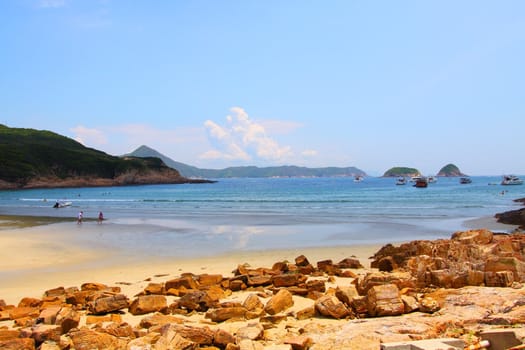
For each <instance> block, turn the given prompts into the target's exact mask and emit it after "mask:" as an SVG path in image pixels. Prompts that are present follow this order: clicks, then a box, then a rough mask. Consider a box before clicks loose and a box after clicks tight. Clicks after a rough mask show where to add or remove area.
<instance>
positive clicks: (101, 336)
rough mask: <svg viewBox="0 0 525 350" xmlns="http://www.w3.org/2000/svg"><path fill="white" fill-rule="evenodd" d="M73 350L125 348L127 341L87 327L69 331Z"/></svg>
mask: <svg viewBox="0 0 525 350" xmlns="http://www.w3.org/2000/svg"><path fill="white" fill-rule="evenodd" d="M69 336H70V338H71V341H72V343H73V346H74V349H75V350H93V349H125V348H126V343H127V341H126V340H124V339H119V338H117V337H114V336H112V335H109V334H107V333H99V332H95V331H92V330H89V329H81V330H78V331H74V332H73V331H71V332H69Z"/></svg>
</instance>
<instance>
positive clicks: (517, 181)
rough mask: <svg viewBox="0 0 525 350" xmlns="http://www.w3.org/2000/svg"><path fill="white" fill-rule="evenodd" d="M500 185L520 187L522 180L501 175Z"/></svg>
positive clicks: (514, 176)
mask: <svg viewBox="0 0 525 350" xmlns="http://www.w3.org/2000/svg"><path fill="white" fill-rule="evenodd" d="M501 184H502V185H522V184H523V180H522V179H520V178H519V177H517V176H516V175H503V180H501Z"/></svg>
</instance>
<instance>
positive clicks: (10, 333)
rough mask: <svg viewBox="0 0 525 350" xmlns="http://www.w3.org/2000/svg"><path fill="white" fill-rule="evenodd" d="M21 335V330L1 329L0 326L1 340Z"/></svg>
mask: <svg viewBox="0 0 525 350" xmlns="http://www.w3.org/2000/svg"><path fill="white" fill-rule="evenodd" d="M19 337H20V331H19V330H15V329H1V328H0V342H1V341H4V340H9V339H15V338H19Z"/></svg>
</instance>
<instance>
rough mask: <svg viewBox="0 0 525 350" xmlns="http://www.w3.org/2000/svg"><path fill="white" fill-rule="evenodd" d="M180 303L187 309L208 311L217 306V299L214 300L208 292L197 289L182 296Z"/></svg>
mask: <svg viewBox="0 0 525 350" xmlns="http://www.w3.org/2000/svg"><path fill="white" fill-rule="evenodd" d="M178 303H179V307H182V308H184V309H186V310H189V311H193V310H195V311H200V312H205V311H208V309H209V308H211V307H215V306H216V304H217V301H216V300H213V299H212V298H211V297H210V296H209V295H208V293H207V292H205V291H201V290H197V291H194V292H190V293H188V294H185V295H184V296H182V297H181V298H180V299H179V301H178Z"/></svg>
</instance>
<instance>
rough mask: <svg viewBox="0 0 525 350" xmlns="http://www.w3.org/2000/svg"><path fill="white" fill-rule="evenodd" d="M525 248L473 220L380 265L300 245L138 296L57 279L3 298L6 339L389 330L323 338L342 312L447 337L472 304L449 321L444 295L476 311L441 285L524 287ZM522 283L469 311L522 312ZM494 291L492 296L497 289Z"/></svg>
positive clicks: (278, 341)
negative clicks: (259, 262) (307, 251)
mask: <svg viewBox="0 0 525 350" xmlns="http://www.w3.org/2000/svg"><path fill="white" fill-rule="evenodd" d="M524 248H525V240H524V238H522V237H520V236H519V235H505V236H500V235H494V234H493V233H492V232H490V231H487V230H476V231H466V232H458V233H455V234H454V235H453V236H452V239H451V240H438V241H415V242H411V243H407V244H403V245H401V246H400V247H394V246H392V245H387V246H385V247H383V248H382V249H381V250H380V251H378V252H377V253H376V254H375V256H374V258H375V260H374V262H373V265H374V266H376V267H378V268H379V270H382V271H370V270H366V269H363V266H362V265H361V264H360V262H359V261H358V260H356V259H354V258H347V259H344V260H342V261H340V262H339V263H333V262H332V261H331V260H324V261H319V262H317V263H316V265H315V266H314V265H313V264H311V263H310V262H309V261H308V259H307V258H306V257H305V256H303V255H301V256H298V257H297V258H296V259H295V262H294V263H290V262H286V261H282V262H276V263H275V264H274V265H273V266H272V267H271V268H250V267H249V266H246V265H239V266H238V267H237V268H236V269H235V270H234V271H233V276H231V277H225V276H223V275H221V274H193V273H185V274H182V275H180V276H177V277H176V278H172V279H169V280H167V281H164V282H151V281H149V283H148V285H147V286H146V287H145V288H143V289H142V290H141V292H140V293H138V294H137V295H134V296H133V297H131V298H130V297H128V296H127V295H125V294H124V293H122V290H121V287H119V286H107V285H104V284H100V283H85V284H83V285H81V286H80V288H77V287H70V288H64V287H58V288H55V289H52V290H48V291H46V292H44V295H43V296H42V298H40V299H38V298H23V299H22V300H20V302H19V304H18V305H16V306H15V305H6V303H5V302H3V301H2V300H0V321H4V322H2V323H0V348H1V349H40V350H64V349H70V350H75V349H76V350H87V349H127V350H139V349H144V350H147V349H156V350H162V349H209V350H211V349H227V350H245V349H247V350H248V349H249V350H254V349H275V350H302V349H316V350H319V349H333V348H337V347H334V346H335V345H334V344H335V343H334V342H335V341H336V340H334V339H337V342H338V343H339V344H345V345H344V347H342V348H346V349H374V348H378V346H379V341H380V340H383V339H387V338H386V336H384V337H383V338H380V337H375V338H374V337H372V335H374V334H375V335H377V332H378V328H380V329H385V328H386V327H385V326H384V324H383V325H381V326H379V325H374V323H372V321H371V322H370V327H374V328H373V329H374V330H373V331H368V334H366V333H363V332H361V333H360V335H359V336H360V337H361V338H360V340H359V339H357V340H356V339H355V338H352V336H353V335H352V334H354V335H355V334H357V333H356V332H350V333H348V332H347V331H344V330H343V329H340V331H339V332H338V333H341V334H346V335H345V336H344V337H343V339H341V338H340V337H339V338H334V337H331V336H327V337H323V336H322V333H323V332H325V331H326V330H323V329H322V328H319V327H317V328H315V327H312V326H311V323H312V322H315V320H321V319H323V320H325V321H326V320H333V321H334V322H336V321H337V320H345V321H346V322H345V323H344V326H338V327H358V326H359V327H361V326H364V323H363V322H365V320H374V319H375V320H379V319H389V318H388V317H384V316H399V315H403V316H404V317H406V318H405V319H404V320H403V321H401V323H403V324H404V326H403V327H401V328H399V331H398V335H399V334H405V335H406V334H409V335H410V337H411V338H410V339H414V338H418V339H424V337H425V333H426V334H427V336H443V335H448V336H449V335H450V327H449V326H450V325H455V327H457V328H459V327H463V325H462V324H459V321H458V320H459V317H458V316H457V315H463V314H465V312H464V311H455V310H456V309H453V308H452V309H447V312H448V313H449V314H450V315H453V316H452V317H453V320H452V321H451V319H444V318H443V317H444V315H443V314H442V313H443V312H442V311H440V310H442V309H443V307H444V306H445V305H446V300H447V298H448V299H449V300H450V303H451V304H453V305H455V306H457V305H460V306H461V305H467V306H468V307H469V308H470V310H471V311H472V310H473V304H471V303H469V302H465V301H464V299H465V298H466V297H465V296H464V295H460V294H458V293H455V294H454V295H452V296H451V294H450V293H447V292H444V290H445V289H437V288H438V287H446V288H456V287H457V288H459V287H462V286H465V285H469V284H472V285H480V284H484V285H487V286H502V287H508V286H512V287H514V288H516V289H515V290H518V289H519V288H521V285H520V284H519V283H518V282H523V281H524V280H525V268H524V265H523V251H524ZM505 290H511V288H505ZM470 293H474V292H470ZM476 293H478V295H482V293H484V292H482V291H477V292H476ZM519 293H521V294H519V295H520V297H519V298H518V297H515V296H514V294H512V293H510V294H509V293H505V295H503V296H502V297H501V299H502V300H507V299H515V302H514V303H513V304H512V305H504V303H501V304H502V305H501V306H502V307H501V308H498V309H492V311H491V312H490V314H492V315H498V316H497V317H494V318H490V319H489V318H488V317H487V314H488V313H487V312H486V311H485V312H483V311H479V314H478V313H476V315H477V316H476V317H478V318H476V319H475V320H474V321H471V322H478V321H479V317H483V320H484V321H483V322H491V323H492V324H498V322H500V323H501V322H503V323H504V324H505V325H507V326H508V325H515V324H520V323H522V322H523V317H522V316H521V315H525V307H522V306H523V305H525V295H523V293H522V292H521V291H520V292H519ZM492 298H493V300H496V296H495V294H494V293H493V297H492ZM478 299H486V298H485V297H483V298H478ZM447 307H448V306H447ZM484 307H494V306H493V305H491V306H484ZM522 309H524V310H522ZM480 310H481V307H480ZM440 312H441V314H440ZM417 314H419V315H426V317H424V318H425V319H424V321H423V322H421V323H419V324H417V325H414V326H409V324H410V322H411V321H409V320H412V318H410V317H411V316H409V315H417ZM430 315H432V316H431V317H435V318H434V320H433V321H429V320H428V317H430ZM470 315H471V316H470V317H474V316H472V315H473V313H472V312H470ZM417 317H418V316H414V318H413V319H416V318H417ZM440 317H441V318H440ZM129 318H131V319H132V320H133V322H130V321H129ZM420 318H422V317H419V319H420ZM438 320H442V321H439V322H438ZM354 321H356V322H354ZM8 322H9V325H7V323H8ZM305 322H307V323H305ZM366 322H368V321H366ZM366 322H365V323H366ZM431 323H432V324H435V326H429V324H431ZM503 323H502V324H503ZM239 324H240V325H239ZM283 324H285V326H282V325H283ZM423 324H424V325H423ZM2 325H4V326H2ZM233 325H237V326H233ZM389 327H391V326H389ZM395 327H399V326H395ZM408 327H411V329H408ZM454 335H458V336H459V333H458V334H454ZM348 339H352V341H351V342H349V340H348ZM363 339H364V340H363ZM392 339H399V337H397V338H392ZM350 343H351V344H350Z"/></svg>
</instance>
